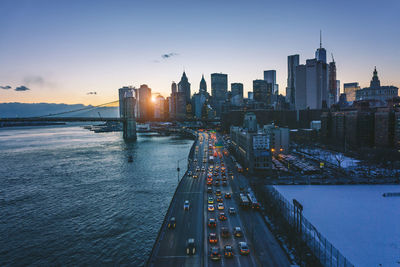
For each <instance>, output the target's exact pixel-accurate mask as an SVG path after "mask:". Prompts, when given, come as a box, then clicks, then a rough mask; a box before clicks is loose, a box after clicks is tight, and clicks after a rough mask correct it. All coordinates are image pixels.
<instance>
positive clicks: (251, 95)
mask: <svg viewBox="0 0 400 267" xmlns="http://www.w3.org/2000/svg"><path fill="white" fill-rule="evenodd" d="M253 97H254V94H253V92H247V98H248V99H250V100H253Z"/></svg>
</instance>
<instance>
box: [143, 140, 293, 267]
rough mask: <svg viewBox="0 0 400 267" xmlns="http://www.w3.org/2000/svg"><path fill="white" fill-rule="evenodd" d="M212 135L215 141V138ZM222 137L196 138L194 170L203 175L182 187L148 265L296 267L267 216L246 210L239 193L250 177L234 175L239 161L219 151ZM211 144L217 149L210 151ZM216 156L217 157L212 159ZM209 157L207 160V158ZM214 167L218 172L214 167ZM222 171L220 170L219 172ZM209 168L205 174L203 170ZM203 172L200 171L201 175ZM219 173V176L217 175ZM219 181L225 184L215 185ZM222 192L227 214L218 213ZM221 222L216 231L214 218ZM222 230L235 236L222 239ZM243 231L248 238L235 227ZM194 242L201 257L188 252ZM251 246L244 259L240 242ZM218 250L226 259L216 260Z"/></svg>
mask: <svg viewBox="0 0 400 267" xmlns="http://www.w3.org/2000/svg"><path fill="white" fill-rule="evenodd" d="M211 137H212V138H211ZM217 141H218V140H217V136H216V134H215V133H214V134H208V133H204V132H199V138H197V140H196V144H195V146H196V151H195V153H194V158H193V161H191V162H190V165H189V170H188V171H191V172H192V173H193V174H197V175H198V178H193V177H191V176H189V175H185V176H184V177H183V178H182V181H181V182H180V183H179V185H178V189H177V192H176V194H175V195H174V198H173V199H172V202H171V204H170V208H169V210H168V213H167V215H166V218H167V220H166V222H165V223H164V224H163V225H162V226H161V229H160V234H159V237H158V240H157V241H156V242H157V243H156V244H155V246H154V248H153V251H152V254H151V256H150V258H149V261H148V266H226V265H229V266H290V263H289V261H288V259H287V257H286V255H285V253H284V252H283V251H282V249H281V248H280V246H279V244H278V243H277V241H276V240H275V238H274V237H273V235H272V234H271V233H270V231H269V230H268V228H267V227H266V225H265V223H264V221H263V219H262V217H261V215H260V213H259V212H257V211H253V210H251V209H250V210H243V209H242V208H240V207H239V201H238V195H239V185H240V187H243V186H247V187H248V183H247V180H246V178H245V177H244V176H242V175H240V174H239V173H237V172H236V171H235V172H234V175H233V176H229V175H228V173H229V172H230V171H233V166H234V165H233V162H232V160H231V159H230V157H229V156H225V155H224V154H223V152H222V150H221V149H216V148H215V143H216V142H217ZM209 145H211V147H210V150H209ZM215 153H217V154H216V155H217V156H216V157H214V162H213V163H209V160H208V159H209V156H214V155H215ZM211 154H213V155H211ZM204 159H206V160H204ZM222 164H223V165H224V166H225V168H226V174H227V177H228V178H227V185H225V186H224V185H221V182H222V171H221V168H222ZM209 165H212V166H214V169H213V170H211V169H209V167H210V166H209ZM217 166H219V170H216V168H218V167H217ZM202 167H204V169H205V171H202V170H201V169H202ZM196 168H199V169H200V171H196ZM214 172H215V174H217V175H214ZM209 174H212V177H213V185H212V186H211V187H212V190H213V192H212V193H207V184H206V181H207V176H208V175H209ZM217 178H219V180H220V185H215V184H214V183H215V181H216V180H217ZM217 189H220V190H221V192H222V198H223V205H224V209H223V210H218V209H217V203H218V202H217V201H216V198H217V196H216V190H217ZM227 192H229V193H231V195H232V198H231V199H227V198H225V193H227ZM210 196H211V197H213V200H214V203H213V205H214V207H215V210H214V211H208V197H210ZM185 200H189V201H190V209H189V210H184V202H185ZM230 207H233V208H235V210H236V214H229V212H228V209H229V208H230ZM220 212H224V213H225V215H226V217H227V220H225V221H221V220H219V218H218V217H219V213H220ZM171 217H175V218H176V228H175V229H168V227H167V224H168V220H169V218H171ZM209 218H215V219H216V221H217V226H216V228H209V227H208V226H207V224H208V219H209ZM221 227H227V228H228V229H229V232H230V236H229V237H228V238H222V236H221V231H220V230H221ZM235 227H240V228H241V229H242V231H243V234H244V235H243V236H242V237H239V238H238V237H233V229H234V228H235ZM210 233H216V234H217V238H218V242H217V243H216V244H210V243H209V241H208V236H209V234H210ZM189 238H194V239H195V245H196V253H195V255H187V254H186V241H187V240H188V239H189ZM242 241H244V242H247V244H248V246H249V249H250V253H249V255H240V254H239V248H238V244H239V242H242ZM225 245H231V246H232V248H233V252H234V256H233V257H232V258H225V257H224V246H225ZM214 246H216V247H218V248H219V252H220V255H221V258H220V260H218V261H213V260H211V258H210V249H211V247H214Z"/></svg>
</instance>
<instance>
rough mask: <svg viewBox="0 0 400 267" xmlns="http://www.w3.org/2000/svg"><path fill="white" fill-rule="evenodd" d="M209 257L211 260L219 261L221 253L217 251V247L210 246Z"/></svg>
mask: <svg viewBox="0 0 400 267" xmlns="http://www.w3.org/2000/svg"><path fill="white" fill-rule="evenodd" d="M210 258H211V260H213V261H219V260H220V259H221V254H220V253H219V248H218V247H212V248H211V249H210Z"/></svg>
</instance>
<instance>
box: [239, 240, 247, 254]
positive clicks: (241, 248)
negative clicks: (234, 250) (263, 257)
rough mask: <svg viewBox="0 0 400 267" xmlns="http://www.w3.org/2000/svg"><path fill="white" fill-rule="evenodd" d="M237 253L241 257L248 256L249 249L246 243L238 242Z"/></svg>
mask: <svg viewBox="0 0 400 267" xmlns="http://www.w3.org/2000/svg"><path fill="white" fill-rule="evenodd" d="M239 252H240V254H241V255H249V253H250V249H249V246H248V245H247V243H246V242H239Z"/></svg>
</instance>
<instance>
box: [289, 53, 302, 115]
mask: <svg viewBox="0 0 400 267" xmlns="http://www.w3.org/2000/svg"><path fill="white" fill-rule="evenodd" d="M299 64H300V56H299V55H291V56H288V78H287V87H286V101H287V102H288V103H289V104H290V107H291V108H294V107H295V100H296V67H297V66H298V65H299Z"/></svg>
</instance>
